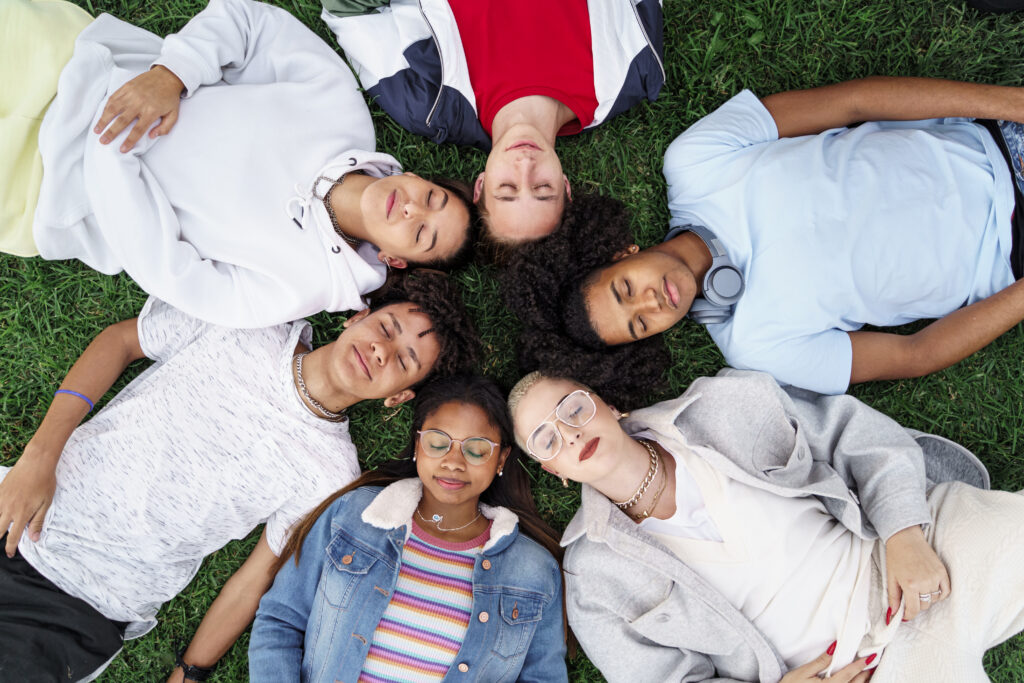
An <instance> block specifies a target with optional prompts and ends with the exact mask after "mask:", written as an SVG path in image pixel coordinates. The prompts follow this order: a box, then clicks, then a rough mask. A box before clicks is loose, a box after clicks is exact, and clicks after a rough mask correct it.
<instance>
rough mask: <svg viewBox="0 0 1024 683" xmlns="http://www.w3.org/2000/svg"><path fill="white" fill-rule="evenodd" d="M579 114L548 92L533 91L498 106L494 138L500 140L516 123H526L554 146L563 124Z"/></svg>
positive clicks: (493, 128) (495, 116) (492, 130)
mask: <svg viewBox="0 0 1024 683" xmlns="http://www.w3.org/2000/svg"><path fill="white" fill-rule="evenodd" d="M575 118H576V114H574V113H573V111H572V109H569V107H567V106H565V105H564V104H562V103H561V102H559V101H558V100H556V99H554V98H551V97H546V96H544V95H529V96H527V97H520V98H519V99H517V100H512V101H511V102H509V103H508V104H506V105H505V106H504V107H502V108H501V109H499V110H498V113H497V114H495V115H494V121H492V122H491V141H492V142H497V141H498V140H500V139H501V138H502V136H504V135H505V134H506V133H507V132H508V131H509V129H511V128H512V127H513V126H515V125H519V124H525V125H527V126H531V127H533V128H535V129H536V130H537V132H538V133H540V135H541V137H542V138H543V139H544V142H546V143H548V144H549V145H551V146H552V147H553V146H554V144H555V138H556V137H557V136H558V131H559V130H561V128H562V126H564V125H565V124H567V123H569V122H570V121H572V120H573V119H575Z"/></svg>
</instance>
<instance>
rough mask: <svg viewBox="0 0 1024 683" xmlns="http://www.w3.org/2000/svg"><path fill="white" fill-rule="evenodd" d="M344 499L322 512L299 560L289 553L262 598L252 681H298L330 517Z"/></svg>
mask: <svg viewBox="0 0 1024 683" xmlns="http://www.w3.org/2000/svg"><path fill="white" fill-rule="evenodd" d="M344 501H345V499H344V497H343V498H341V499H339V500H337V501H335V502H334V504H332V505H331V507H329V508H327V510H326V511H325V512H324V513H323V514H322V515H320V518H319V519H317V521H316V523H315V524H314V525H313V527H312V528H311V529H310V530H309V534H308V535H307V536H306V539H305V540H304V541H303V543H302V552H301V553H300V556H301V560H300V562H299V563H298V564H296V562H295V557H294V556H293V557H289V558H288V559H287V560H286V561H285V563H284V564H283V565H282V566H281V568H280V569H279V570H278V572H277V576H276V577H275V578H274V585H273V586H272V587H271V589H270V590H269V591H267V594H266V595H264V596H263V600H261V601H260V606H259V610H258V611H257V612H256V621H255V622H254V623H253V625H252V634H251V635H250V637H249V680H250V683H299V675H300V671H301V669H302V657H303V654H304V650H303V641H304V639H305V635H306V625H307V623H308V622H309V615H310V614H311V613H312V611H313V605H314V602H315V601H316V596H317V587H318V586H319V584H320V575H321V574H322V571H323V562H325V561H327V560H326V555H325V553H324V549H325V548H327V546H328V545H330V542H331V538H332V536H333V534H332V533H331V519H332V518H333V517H334V514H335V511H336V510H337V509H338V507H339V506H341V505H344V504H345V503H344Z"/></svg>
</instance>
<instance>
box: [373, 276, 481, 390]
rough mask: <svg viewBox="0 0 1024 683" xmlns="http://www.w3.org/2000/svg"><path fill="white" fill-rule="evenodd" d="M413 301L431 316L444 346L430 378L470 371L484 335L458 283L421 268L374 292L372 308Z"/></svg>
mask: <svg viewBox="0 0 1024 683" xmlns="http://www.w3.org/2000/svg"><path fill="white" fill-rule="evenodd" d="M404 302H410V303H412V304H413V305H414V306H415V307H416V308H417V309H418V310H420V311H421V312H423V313H425V314H426V315H427V317H429V318H430V322H431V329H432V331H433V333H434V334H436V335H437V340H438V342H439V343H440V346H441V352H440V353H439V354H438V357H437V362H435V363H434V367H433V368H432V369H431V371H430V372H429V373H427V378H429V377H432V376H440V377H445V376H448V375H454V374H457V373H462V372H470V371H472V369H473V368H474V367H475V366H476V365H477V363H478V362H479V359H480V338H479V337H478V336H477V333H476V330H475V329H474V328H473V323H472V321H471V320H470V317H469V312H468V311H467V310H466V307H465V305H463V303H462V294H461V293H460V292H459V288H458V286H457V285H456V284H455V282H454V281H453V280H452V279H451V278H449V277H448V276H447V275H445V274H444V273H442V272H440V271H436V270H429V269H423V268H418V269H414V270H409V271H406V272H403V273H401V274H400V275H397V276H394V277H392V278H391V279H390V280H389V282H388V283H387V285H385V286H384V287H382V288H381V289H380V290H378V291H377V292H375V293H374V298H373V300H372V301H371V303H370V309H371V310H373V311H376V310H378V309H380V308H383V307H384V306H390V305H391V304H398V303H404Z"/></svg>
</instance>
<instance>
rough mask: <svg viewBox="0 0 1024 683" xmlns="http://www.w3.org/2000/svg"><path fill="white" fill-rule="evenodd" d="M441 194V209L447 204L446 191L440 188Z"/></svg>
mask: <svg viewBox="0 0 1024 683" xmlns="http://www.w3.org/2000/svg"><path fill="white" fill-rule="evenodd" d="M441 194H442V195H443V196H444V199H442V200H441V209H444V207H445V206H447V205H448V193H447V192H445V191H443V190H442V191H441Z"/></svg>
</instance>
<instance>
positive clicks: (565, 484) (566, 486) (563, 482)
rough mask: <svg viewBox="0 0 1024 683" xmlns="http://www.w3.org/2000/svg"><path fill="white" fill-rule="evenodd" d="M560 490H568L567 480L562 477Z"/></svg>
mask: <svg viewBox="0 0 1024 683" xmlns="http://www.w3.org/2000/svg"><path fill="white" fill-rule="evenodd" d="M562 488H566V489H567V488H569V480H568V479H566V478H565V477H562Z"/></svg>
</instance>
